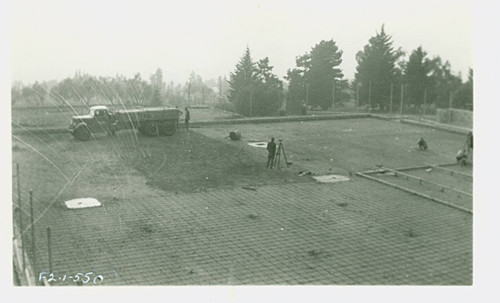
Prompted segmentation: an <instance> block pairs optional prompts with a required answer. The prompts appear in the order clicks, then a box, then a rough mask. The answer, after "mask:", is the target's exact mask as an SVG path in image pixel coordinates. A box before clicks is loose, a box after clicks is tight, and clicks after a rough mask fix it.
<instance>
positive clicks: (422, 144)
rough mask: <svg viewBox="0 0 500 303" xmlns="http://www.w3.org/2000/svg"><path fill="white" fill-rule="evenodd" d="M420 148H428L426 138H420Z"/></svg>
mask: <svg viewBox="0 0 500 303" xmlns="http://www.w3.org/2000/svg"><path fill="white" fill-rule="evenodd" d="M418 148H419V149H420V150H427V142H425V140H424V138H420V140H418Z"/></svg>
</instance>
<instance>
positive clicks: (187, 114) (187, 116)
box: [184, 107, 191, 130]
mask: <svg viewBox="0 0 500 303" xmlns="http://www.w3.org/2000/svg"><path fill="white" fill-rule="evenodd" d="M185 110H186V116H185V117H184V124H185V125H186V130H189V119H191V115H190V114H189V110H188V108H187V107H186V108H185Z"/></svg>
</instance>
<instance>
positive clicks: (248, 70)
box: [228, 47, 257, 116]
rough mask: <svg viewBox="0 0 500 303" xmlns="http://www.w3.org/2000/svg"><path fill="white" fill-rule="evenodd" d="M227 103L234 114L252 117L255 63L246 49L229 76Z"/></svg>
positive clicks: (255, 80)
mask: <svg viewBox="0 0 500 303" xmlns="http://www.w3.org/2000/svg"><path fill="white" fill-rule="evenodd" d="M228 82H229V102H231V103H232V104H233V105H234V108H235V110H236V112H238V113H239V114H242V115H245V116H252V104H251V103H253V95H254V93H255V89H256V84H257V77H256V67H255V63H254V62H253V61H252V57H251V56H250V49H249V48H248V47H247V48H246V50H245V53H244V54H243V56H242V57H241V59H240V61H239V62H238V63H237V64H236V70H235V71H234V72H233V73H230V75H229V81H228Z"/></svg>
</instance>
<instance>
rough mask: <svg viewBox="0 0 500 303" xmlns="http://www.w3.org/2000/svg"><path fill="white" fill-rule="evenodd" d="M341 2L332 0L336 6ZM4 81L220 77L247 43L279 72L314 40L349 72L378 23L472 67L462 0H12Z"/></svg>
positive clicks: (459, 66)
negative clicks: (331, 44)
mask: <svg viewBox="0 0 500 303" xmlns="http://www.w3.org/2000/svg"><path fill="white" fill-rule="evenodd" d="M340 3H342V4H340ZM11 21H12V31H11V34H12V40H11V47H12V48H11V55H12V60H11V66H12V81H15V80H20V81H23V82H24V83H25V84H27V83H32V82H34V81H43V80H51V79H57V80H61V79H63V78H65V77H68V76H69V77H71V76H73V75H74V73H75V71H76V70H81V71H82V72H85V73H89V74H91V75H95V76H114V75H116V74H121V75H124V76H126V77H131V76H133V75H134V74H135V73H138V72H139V73H141V75H142V77H143V78H145V79H147V78H148V77H149V75H150V74H152V73H154V71H155V70H156V68H158V67H159V68H161V69H162V70H163V72H164V80H166V81H174V82H186V80H187V77H188V75H189V73H190V72H191V71H194V72H196V73H197V74H200V75H201V76H202V77H203V79H204V80H208V79H211V78H217V77H218V76H220V75H227V76H228V75H229V73H230V72H231V71H233V70H234V67H235V64H236V63H237V62H238V60H239V58H240V57H241V56H242V54H243V51H244V49H245V47H246V46H247V45H248V46H249V48H250V51H251V55H252V57H253V59H254V60H258V59H261V58H264V57H266V56H267V57H269V60H270V64H271V65H272V66H274V72H275V73H276V74H277V75H278V76H280V77H283V76H284V75H285V74H286V70H287V69H289V68H292V67H294V66H295V57H296V56H298V55H302V54H304V53H305V52H307V51H309V50H310V49H311V47H312V46H314V45H315V44H316V43H318V42H320V41H321V40H326V39H332V38H333V40H334V41H335V42H336V43H337V45H338V46H339V48H340V49H342V50H343V56H342V59H343V63H342V65H341V68H342V69H343V71H344V74H345V76H346V77H348V78H352V77H353V75H354V72H355V68H356V61H355V55H356V53H357V52H358V51H359V50H361V49H362V48H363V46H364V45H365V44H367V43H368V39H369V38H370V37H371V36H373V35H375V33H376V31H377V30H380V27H381V25H382V24H385V29H386V32H387V33H388V34H390V35H392V37H393V41H394V46H395V47H401V48H402V49H403V50H404V51H406V52H407V53H410V52H411V51H412V50H413V49H415V48H417V47H418V46H420V45H421V46H422V47H423V48H424V50H425V51H427V52H428V54H429V56H431V57H433V56H437V55H439V56H441V58H443V59H444V60H449V61H450V63H451V65H452V69H453V70H454V72H456V73H458V72H462V74H463V75H464V76H465V75H466V74H467V70H468V68H469V67H473V65H472V64H473V62H472V58H473V54H472V33H473V28H472V6H471V1H464V0H419V1H411V2H409V1H393V0H377V1H349V0H343V1H333V0H332V1H317V0H309V1H303V0H295V1H294V0H274V1H272V0H271V1H270V0H268V1H257V0H245V1H226V0H210V1H168V0H163V1H154V0H137V1H136V0H133V1H125V0H83V1H80V0H44V1H37V0H16V1H13V2H12V14H11Z"/></svg>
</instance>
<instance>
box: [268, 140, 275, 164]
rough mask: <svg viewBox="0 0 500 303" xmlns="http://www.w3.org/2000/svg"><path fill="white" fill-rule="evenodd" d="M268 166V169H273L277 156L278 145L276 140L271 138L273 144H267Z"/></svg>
mask: <svg viewBox="0 0 500 303" xmlns="http://www.w3.org/2000/svg"><path fill="white" fill-rule="evenodd" d="M266 149H267V153H268V154H267V165H266V168H273V165H274V156H275V155H276V143H274V138H271V142H269V143H267V147H266Z"/></svg>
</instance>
